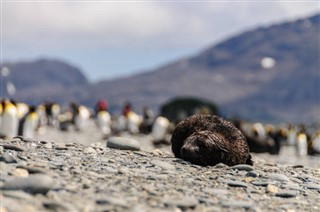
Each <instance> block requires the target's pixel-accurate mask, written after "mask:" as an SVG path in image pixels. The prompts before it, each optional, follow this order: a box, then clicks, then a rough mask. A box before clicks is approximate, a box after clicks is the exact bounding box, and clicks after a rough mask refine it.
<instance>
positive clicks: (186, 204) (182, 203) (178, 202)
mask: <svg viewBox="0 0 320 212" xmlns="http://www.w3.org/2000/svg"><path fill="white" fill-rule="evenodd" d="M163 203H164V204H165V205H167V206H175V207H178V208H182V209H187V208H194V207H196V205H197V204H198V203H199V201H198V200H197V199H195V198H191V197H185V198H183V199H176V198H170V199H169V198H168V199H165V200H164V201H163Z"/></svg>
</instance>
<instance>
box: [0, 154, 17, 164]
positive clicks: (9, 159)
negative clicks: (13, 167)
mask: <svg viewBox="0 0 320 212" xmlns="http://www.w3.org/2000/svg"><path fill="white" fill-rule="evenodd" d="M0 161H4V162H6V163H17V162H18V161H17V160H16V158H15V157H13V156H12V155H11V154H9V153H7V152H5V153H4V154H3V155H2V156H0Z"/></svg>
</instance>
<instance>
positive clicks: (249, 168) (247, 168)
mask: <svg viewBox="0 0 320 212" xmlns="http://www.w3.org/2000/svg"><path fill="white" fill-rule="evenodd" d="M230 168H231V169H237V170H242V171H253V170H254V169H253V166H250V165H247V164H238V165H235V166H231V167H230Z"/></svg>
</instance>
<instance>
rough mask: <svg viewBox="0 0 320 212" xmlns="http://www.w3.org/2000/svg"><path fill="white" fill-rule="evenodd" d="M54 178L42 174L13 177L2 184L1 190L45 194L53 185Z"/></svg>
mask: <svg viewBox="0 0 320 212" xmlns="http://www.w3.org/2000/svg"><path fill="white" fill-rule="evenodd" d="M54 184H55V183H54V180H53V179H52V178H51V177H49V176H47V175H43V174H35V175H30V176H29V177H23V178H22V177H14V178H13V179H10V180H8V181H7V182H5V183H4V184H3V186H2V187H0V189H2V190H23V191H26V192H28V193H32V194H36V193H41V194H46V193H47V192H48V191H49V190H50V189H52V188H53V186H54Z"/></svg>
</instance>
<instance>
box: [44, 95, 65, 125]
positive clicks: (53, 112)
mask: <svg viewBox="0 0 320 212" xmlns="http://www.w3.org/2000/svg"><path fill="white" fill-rule="evenodd" d="M44 106H45V112H46V117H47V124H48V125H49V126H54V127H58V125H59V122H58V115H59V114H60V112H61V109H60V105H58V104H57V103H55V102H50V101H47V102H46V103H45V104H44Z"/></svg>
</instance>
